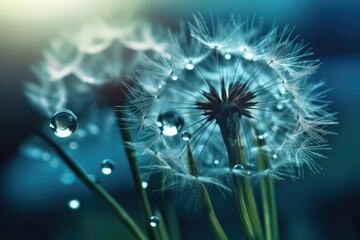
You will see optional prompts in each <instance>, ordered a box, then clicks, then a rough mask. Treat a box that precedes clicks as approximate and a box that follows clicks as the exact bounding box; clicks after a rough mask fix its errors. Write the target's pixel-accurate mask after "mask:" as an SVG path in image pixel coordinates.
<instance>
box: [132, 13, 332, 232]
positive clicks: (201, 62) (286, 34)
mask: <svg viewBox="0 0 360 240" xmlns="http://www.w3.org/2000/svg"><path fill="white" fill-rule="evenodd" d="M189 26H190V27H189V30H190V34H189V33H188V31H187V30H186V29H184V28H180V29H181V32H180V33H170V34H169V38H168V39H169V40H168V41H169V43H170V44H168V46H169V48H167V49H166V50H165V52H164V53H163V54H153V55H152V56H150V57H148V58H147V59H146V60H145V62H144V64H143V67H142V68H139V70H138V71H136V73H135V74H134V75H133V83H134V85H133V86H132V87H129V91H128V93H127V94H128V97H129V103H128V108H127V109H128V112H127V114H128V115H129V116H130V119H131V120H130V121H129V120H128V122H129V123H130V124H131V125H132V126H133V127H139V126H140V128H139V133H138V135H137V141H138V142H139V143H138V144H137V145H138V147H139V149H142V150H141V151H138V153H139V157H140V158H148V159H149V162H150V164H149V165H147V166H146V167H144V169H145V170H149V171H147V173H146V174H151V173H154V172H162V173H163V174H164V176H165V177H164V178H165V179H167V178H171V179H172V181H170V182H166V181H165V183H164V184H163V189H171V188H175V189H178V190H182V189H184V188H186V187H189V188H193V187H194V186H199V184H205V185H206V186H215V187H218V188H220V189H225V190H229V189H232V191H233V192H234V194H235V196H236V199H237V203H238V208H239V212H240V215H242V216H243V217H244V215H245V217H244V218H246V216H248V217H249V218H250V220H247V219H242V222H243V224H244V225H243V230H244V234H245V237H246V238H247V239H249V238H250V239H261V238H262V233H261V226H260V222H259V219H258V217H256V215H257V210H256V206H255V205H254V204H253V205H252V203H254V202H255V201H254V197H253V194H252V190H251V185H250V180H251V181H258V180H260V181H261V184H262V185H264V186H265V185H266V184H267V183H269V184H270V185H271V184H272V180H273V179H282V178H283V177H285V176H290V177H296V176H298V175H299V174H300V175H301V174H302V169H303V166H307V167H309V168H310V169H311V170H312V171H313V172H318V171H319V169H320V167H319V165H318V164H317V162H316V161H315V159H317V158H323V157H324V155H323V154H322V153H321V152H322V150H326V149H329V147H328V144H327V142H326V140H325V138H324V136H325V135H326V134H330V133H332V132H330V131H328V130H326V129H325V127H326V126H327V125H330V124H335V123H336V122H335V116H334V115H335V114H334V113H329V112H328V110H329V109H328V105H329V102H327V101H325V100H324V97H325V94H326V92H327V90H326V89H325V90H324V89H323V86H324V83H323V82H314V81H313V80H312V79H311V78H310V77H311V75H312V74H313V73H314V72H315V71H316V69H317V68H318V67H319V63H318V60H309V59H308V57H309V56H310V55H312V52H310V49H309V47H308V44H305V43H303V42H298V36H294V35H293V30H294V29H293V28H289V27H288V26H286V27H285V28H284V29H283V30H282V31H281V30H279V28H278V27H273V29H271V30H270V31H268V32H266V31H265V28H264V27H263V24H262V21H261V20H260V21H257V20H256V18H253V19H247V20H246V21H245V22H242V21H241V20H240V19H239V18H238V17H237V16H236V15H232V16H231V18H230V20H229V21H228V22H226V23H221V22H220V21H219V20H216V22H215V21H214V20H213V18H212V21H211V24H210V27H209V26H208V25H207V24H206V21H205V20H204V18H203V17H202V16H201V15H195V23H190V24H189ZM195 59H196V61H195ZM189 151H190V153H191V154H190V156H191V158H192V159H193V162H192V163H191V161H189ZM149 153H152V154H150V155H149ZM194 167H195V169H194ZM271 186H272V185H271ZM271 188H272V187H271ZM195 189H196V188H195ZM267 191H268V190H266V188H264V191H263V192H262V193H263V196H264V198H265V200H266V198H267V199H268V200H269V199H270V200H269V201H272V202H270V203H271V204H272V205H273V204H274V199H273V198H272V196H270V195H269V194H271V192H270V193H269V192H267ZM270 191H271V189H270ZM249 203H250V204H249ZM241 204H243V206H241ZM244 204H245V205H246V206H245V205H244ZM247 204H248V205H247ZM272 210H274V209H272ZM273 214H274V213H273ZM244 222H245V223H244ZM273 227H274V226H273ZM275 228H276V226H275ZM267 230H268V229H267ZM269 231H270V230H269ZM266 234H271V233H268V232H267V233H266ZM275 238H276V237H275Z"/></svg>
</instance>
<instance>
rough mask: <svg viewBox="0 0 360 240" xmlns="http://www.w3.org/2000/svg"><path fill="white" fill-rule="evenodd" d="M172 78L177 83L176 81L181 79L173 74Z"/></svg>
mask: <svg viewBox="0 0 360 240" xmlns="http://www.w3.org/2000/svg"><path fill="white" fill-rule="evenodd" d="M170 77H171V79H172V80H173V81H176V80H178V79H179V77H178V76H177V75H176V74H175V73H171V74H170Z"/></svg>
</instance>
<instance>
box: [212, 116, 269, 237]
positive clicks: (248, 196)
mask: <svg viewBox="0 0 360 240" xmlns="http://www.w3.org/2000/svg"><path fill="white" fill-rule="evenodd" d="M217 120H218V124H219V127H220V131H221V134H222V138H223V140H224V143H225V145H226V149H227V153H228V157H229V167H230V169H233V168H234V166H235V165H237V164H241V166H243V168H244V170H246V168H247V167H246V159H245V151H244V144H243V142H242V140H241V135H240V119H239V116H238V114H237V113H235V114H234V113H232V112H231V111H227V112H224V114H223V118H219V119H217ZM232 180H233V191H234V194H235V200H236V206H237V209H238V212H239V216H240V221H241V227H242V230H243V234H244V238H245V239H247V240H263V231H262V226H261V222H260V218H259V214H258V210H257V207H256V202H255V198H254V194H253V190H252V186H251V183H250V180H249V179H248V178H247V177H244V176H240V175H237V174H233V176H232Z"/></svg>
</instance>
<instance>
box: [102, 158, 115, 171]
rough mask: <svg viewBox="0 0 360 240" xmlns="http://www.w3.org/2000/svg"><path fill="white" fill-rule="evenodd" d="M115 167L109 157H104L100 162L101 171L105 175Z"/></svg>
mask: <svg viewBox="0 0 360 240" xmlns="http://www.w3.org/2000/svg"><path fill="white" fill-rule="evenodd" d="M114 167H115V164H114V161H113V160H111V159H104V160H103V161H102V163H101V172H102V173H103V174H105V175H109V174H111V173H112V172H113V170H114Z"/></svg>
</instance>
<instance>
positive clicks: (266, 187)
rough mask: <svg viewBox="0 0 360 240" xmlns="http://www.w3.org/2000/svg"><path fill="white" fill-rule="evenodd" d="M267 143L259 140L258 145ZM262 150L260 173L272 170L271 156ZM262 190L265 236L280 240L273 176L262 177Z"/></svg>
mask: <svg viewBox="0 0 360 240" xmlns="http://www.w3.org/2000/svg"><path fill="white" fill-rule="evenodd" d="M255 134H256V135H257V136H258V135H259V133H258V130H257V129H256V127H255ZM265 144H266V143H265V141H263V140H258V141H257V142H256V145H257V146H258V147H259V148H260V147H262V146H264V145H265ZM264 151H266V150H262V151H261V152H260V153H259V154H258V156H257V161H256V162H257V166H258V169H259V171H262V170H266V169H270V168H271V166H270V161H269V156H268V155H267V154H266V153H265V152H264ZM260 189H261V196H262V204H263V210H264V222H265V234H266V239H267V240H278V239H279V228H278V221H277V210H276V200H275V187H274V180H273V179H272V177H271V176H262V177H261V178H260Z"/></svg>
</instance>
